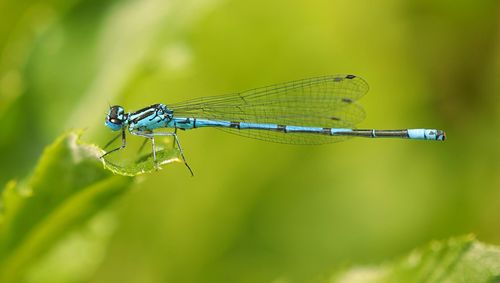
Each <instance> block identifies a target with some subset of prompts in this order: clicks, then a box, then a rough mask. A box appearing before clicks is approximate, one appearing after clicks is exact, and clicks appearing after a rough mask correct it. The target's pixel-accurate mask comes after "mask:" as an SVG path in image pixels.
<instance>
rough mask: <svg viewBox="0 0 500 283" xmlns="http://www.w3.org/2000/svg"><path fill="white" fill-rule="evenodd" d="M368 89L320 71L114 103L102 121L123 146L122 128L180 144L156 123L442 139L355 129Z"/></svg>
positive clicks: (293, 139)
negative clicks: (143, 102) (176, 98)
mask: <svg viewBox="0 0 500 283" xmlns="http://www.w3.org/2000/svg"><path fill="white" fill-rule="evenodd" d="M366 92H368V84H367V83H366V82H365V81H364V80H363V79H361V78H360V77H357V76H354V75H334V76H323V77H315V78H309V79H304V80H299V81H293V82H288V83H283V84H278V85H272V86H267V87H262V88H256V89H252V90H248V91H245V92H241V93H236V94H231V95H221V96H213V97H201V98H196V99H192V100H189V101H185V102H181V103H177V104H169V105H168V106H167V105H164V104H154V105H151V106H148V107H145V108H143V109H140V110H138V111H136V112H131V113H125V111H124V109H123V108H122V107H121V106H112V107H110V110H109V113H108V115H107V116H106V121H105V124H106V125H107V126H108V127H109V128H111V129H112V130H114V131H118V130H121V131H122V147H121V148H123V147H125V129H128V130H129V132H131V133H133V134H135V135H139V136H144V137H146V138H149V139H151V140H152V142H153V148H154V136H156V135H171V136H174V137H175V139H176V142H177V144H178V145H179V146H180V144H179V142H178V140H177V135H176V134H175V131H174V133H171V132H169V133H165V132H158V131H156V130H158V129H160V128H172V129H175V130H176V129H182V130H189V129H196V128H206V127H212V128H218V129H221V130H224V131H227V132H230V133H234V134H238V135H241V136H245V137H250V138H255V139H260V140H264V141H270V142H277V143H287V144H324V143H331V142H336V141H342V140H345V139H346V138H349V137H367V138H383V137H395V138H407V139H417V140H435V141H443V140H445V137H446V135H445V133H444V131H441V130H435V129H402V130H373V129H368V130H365V129H356V128H355V125H356V124H358V123H359V122H361V121H362V120H363V119H364V116H365V114H364V110H363V108H362V107H361V106H360V105H359V104H357V103H356V101H357V100H358V99H359V98H360V97H362V96H363V95H364V94H366ZM155 131H156V132H155ZM118 149H120V148H118ZM118 149H114V150H113V151H116V150H118ZM111 152H112V151H111ZM108 153H109V152H108ZM153 153H154V150H153Z"/></svg>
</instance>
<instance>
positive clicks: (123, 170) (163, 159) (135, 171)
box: [103, 149, 182, 176]
mask: <svg viewBox="0 0 500 283" xmlns="http://www.w3.org/2000/svg"><path fill="white" fill-rule="evenodd" d="M179 156H180V152H179V150H177V149H169V150H163V149H162V150H158V151H157V152H156V160H157V162H156V163H155V161H154V159H153V154H152V153H150V154H147V155H143V156H141V157H139V159H137V160H136V161H135V162H133V163H128V164H124V165H123V164H119V163H115V162H113V161H111V160H110V159H108V158H103V164H104V167H105V168H106V169H109V170H110V171H111V172H113V173H115V174H119V175H123V176H137V175H140V174H144V173H151V172H154V171H158V170H161V169H162V167H160V166H161V165H164V164H168V163H172V162H182V160H181V159H180V157H179Z"/></svg>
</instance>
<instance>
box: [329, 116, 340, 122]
mask: <svg viewBox="0 0 500 283" xmlns="http://www.w3.org/2000/svg"><path fill="white" fill-rule="evenodd" d="M330 119H332V120H335V121H340V118H339V117H335V116H332V117H330Z"/></svg>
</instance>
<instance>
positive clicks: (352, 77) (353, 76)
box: [345, 75, 356, 80]
mask: <svg viewBox="0 0 500 283" xmlns="http://www.w3.org/2000/svg"><path fill="white" fill-rule="evenodd" d="M355 77H356V76H355V75H347V76H345V78H346V79H350V80H352V79H354V78H355Z"/></svg>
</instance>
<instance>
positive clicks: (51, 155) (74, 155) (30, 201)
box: [0, 132, 133, 282]
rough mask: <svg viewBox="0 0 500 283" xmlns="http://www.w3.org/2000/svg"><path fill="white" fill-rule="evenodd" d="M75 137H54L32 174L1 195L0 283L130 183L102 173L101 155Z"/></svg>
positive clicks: (21, 272)
mask: <svg viewBox="0 0 500 283" xmlns="http://www.w3.org/2000/svg"><path fill="white" fill-rule="evenodd" d="M80 133H81V132H71V133H67V134H64V135H62V136H61V137H59V138H58V139H57V140H56V141H55V142H54V143H53V144H52V145H50V146H48V147H47V148H46V149H45V151H44V153H43V154H42V156H41V158H40V160H39V162H38V165H37V166H36V167H35V169H34V171H33V174H32V175H31V176H30V177H29V178H28V179H27V180H26V181H22V182H16V181H11V182H9V183H8V184H7V185H6V187H5V188H4V190H3V192H2V195H1V208H2V214H1V218H0V282H17V281H20V280H22V279H23V277H24V276H25V275H26V273H27V272H28V271H29V268H30V267H32V265H33V264H34V263H35V262H36V261H37V260H38V259H40V257H41V256H43V255H44V254H45V253H46V252H48V251H49V250H50V249H51V248H52V247H53V246H54V245H55V244H57V243H58V241H60V240H61V239H62V238H63V237H64V236H65V235H67V234H68V233H69V232H71V231H73V230H74V229H75V228H79V227H81V226H82V225H84V224H85V223H87V222H88V220H89V219H90V218H92V217H93V216H95V215H96V214H97V213H99V212H101V211H103V209H104V208H105V207H106V206H107V205H108V204H109V203H110V202H111V201H113V200H115V199H116V198H117V197H118V196H120V195H121V194H123V193H124V192H126V191H127V189H128V187H129V186H130V184H131V182H132V180H133V179H131V178H126V177H122V176H116V175H113V174H112V173H110V172H109V171H107V170H104V169H103V165H102V162H101V161H100V160H99V158H98V157H99V156H100V155H101V153H102V151H101V150H100V149H99V148H98V147H96V146H94V145H88V144H83V143H81V142H80V141H79V140H78V138H79V136H80Z"/></svg>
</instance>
